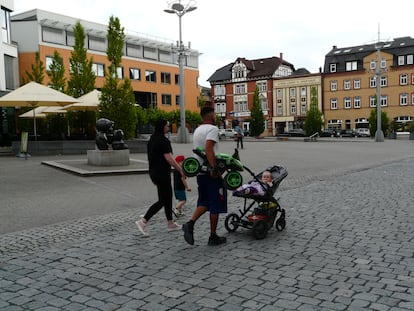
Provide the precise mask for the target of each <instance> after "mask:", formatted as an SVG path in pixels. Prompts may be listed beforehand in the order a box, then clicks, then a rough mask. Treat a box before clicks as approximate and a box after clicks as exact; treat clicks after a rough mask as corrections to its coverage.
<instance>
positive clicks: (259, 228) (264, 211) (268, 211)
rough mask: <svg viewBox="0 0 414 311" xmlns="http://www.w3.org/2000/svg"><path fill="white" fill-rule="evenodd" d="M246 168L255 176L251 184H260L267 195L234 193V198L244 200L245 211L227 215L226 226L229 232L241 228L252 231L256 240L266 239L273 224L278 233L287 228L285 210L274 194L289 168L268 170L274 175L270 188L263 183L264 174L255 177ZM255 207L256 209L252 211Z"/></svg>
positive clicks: (277, 167)
mask: <svg viewBox="0 0 414 311" xmlns="http://www.w3.org/2000/svg"><path fill="white" fill-rule="evenodd" d="M244 168H245V169H246V170H247V171H248V172H249V173H250V174H251V175H252V176H253V180H251V181H250V183H251V182H253V181H255V182H258V183H260V185H261V186H262V188H263V190H264V192H265V193H264V195H255V194H244V193H240V192H237V191H236V192H233V195H234V196H237V197H243V198H244V206H243V209H239V213H230V214H229V215H227V217H226V219H225V223H224V225H225V228H226V229H227V231H229V232H234V231H236V229H237V228H238V227H239V226H240V227H244V228H247V229H252V231H253V236H254V237H255V238H256V239H258V240H259V239H264V238H265V237H266V235H267V232H268V231H269V229H270V228H272V227H273V224H275V227H276V230H278V231H282V230H283V229H284V228H285V227H286V220H285V210H284V209H282V208H281V207H280V205H279V202H278V199H276V198H275V197H274V194H275V192H276V189H277V188H278V187H279V184H280V183H281V182H282V180H283V179H284V178H285V177H286V176H287V175H288V171H287V168H285V167H283V166H280V165H274V166H272V167H269V168H268V169H266V171H270V172H271V173H272V185H271V186H270V187H268V186H267V185H265V184H264V183H263V182H262V181H261V179H262V174H263V172H261V173H259V174H257V175H255V174H254V173H253V172H252V171H250V170H249V169H248V168H247V167H244ZM248 200H252V202H251V203H249V204H248ZM253 207H254V209H253V210H252V211H251V209H252V208H253ZM276 219H277V220H276ZM275 220H276V223H275Z"/></svg>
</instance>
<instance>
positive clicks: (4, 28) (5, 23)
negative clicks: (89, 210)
mask: <svg viewBox="0 0 414 311" xmlns="http://www.w3.org/2000/svg"><path fill="white" fill-rule="evenodd" d="M0 22H1V38H2V40H3V42H4V43H11V39H10V12H9V11H7V10H5V9H4V8H1V16H0Z"/></svg>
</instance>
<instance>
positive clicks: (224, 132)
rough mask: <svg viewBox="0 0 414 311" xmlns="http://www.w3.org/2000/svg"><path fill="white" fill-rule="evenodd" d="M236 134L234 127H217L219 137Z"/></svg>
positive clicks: (232, 136)
mask: <svg viewBox="0 0 414 311" xmlns="http://www.w3.org/2000/svg"><path fill="white" fill-rule="evenodd" d="M236 134H237V133H236V131H235V130H234V129H219V137H220V138H224V137H229V138H234V136H235V135H236Z"/></svg>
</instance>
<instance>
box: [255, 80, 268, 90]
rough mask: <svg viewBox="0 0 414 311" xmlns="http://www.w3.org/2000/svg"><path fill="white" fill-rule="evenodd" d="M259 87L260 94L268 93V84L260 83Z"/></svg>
mask: <svg viewBox="0 0 414 311" xmlns="http://www.w3.org/2000/svg"><path fill="white" fill-rule="evenodd" d="M257 87H258V88H259V92H266V91H267V85H266V82H258V83H257Z"/></svg>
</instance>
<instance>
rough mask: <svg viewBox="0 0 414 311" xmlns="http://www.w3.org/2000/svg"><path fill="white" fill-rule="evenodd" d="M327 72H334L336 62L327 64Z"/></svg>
mask: <svg viewBox="0 0 414 311" xmlns="http://www.w3.org/2000/svg"><path fill="white" fill-rule="evenodd" d="M329 72H336V64H329Z"/></svg>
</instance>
